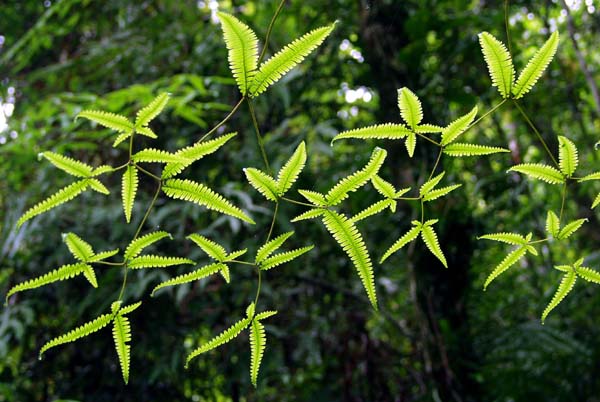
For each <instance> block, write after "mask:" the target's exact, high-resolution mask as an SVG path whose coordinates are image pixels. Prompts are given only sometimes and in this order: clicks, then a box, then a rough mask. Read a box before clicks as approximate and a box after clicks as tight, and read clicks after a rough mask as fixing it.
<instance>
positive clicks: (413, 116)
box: [398, 87, 423, 130]
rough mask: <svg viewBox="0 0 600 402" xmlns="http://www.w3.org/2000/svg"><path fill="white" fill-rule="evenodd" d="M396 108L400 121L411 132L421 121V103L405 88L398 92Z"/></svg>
mask: <svg viewBox="0 0 600 402" xmlns="http://www.w3.org/2000/svg"><path fill="white" fill-rule="evenodd" d="M398 108H399V109H400V116H402V119H403V120H404V121H405V122H406V124H408V126H409V127H410V128H412V129H413V130H414V129H415V128H416V127H417V126H418V125H419V123H420V122H421V121H422V120H423V108H422V107H421V101H420V100H419V98H418V97H417V95H415V93H414V92H413V91H411V90H410V89H408V88H406V87H403V88H400V89H399V90H398Z"/></svg>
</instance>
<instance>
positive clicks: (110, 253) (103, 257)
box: [88, 248, 119, 262]
mask: <svg viewBox="0 0 600 402" xmlns="http://www.w3.org/2000/svg"><path fill="white" fill-rule="evenodd" d="M118 253H119V249H118V248H116V249H114V250H107V251H101V252H99V253H98V254H95V255H94V256H92V258H90V259H89V260H88V262H98V261H103V260H106V259H107V258H109V257H112V256H113V255H116V254H118Z"/></svg>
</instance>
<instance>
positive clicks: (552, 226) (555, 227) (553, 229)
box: [546, 211, 560, 237]
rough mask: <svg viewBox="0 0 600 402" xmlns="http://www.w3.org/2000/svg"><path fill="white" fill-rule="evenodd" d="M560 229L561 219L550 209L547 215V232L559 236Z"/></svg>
mask: <svg viewBox="0 0 600 402" xmlns="http://www.w3.org/2000/svg"><path fill="white" fill-rule="evenodd" d="M559 230H560V220H559V219H558V216H556V214H555V213H554V212H552V211H548V216H547V217H546V232H547V233H548V234H549V235H551V236H554V237H557V236H558V231H559Z"/></svg>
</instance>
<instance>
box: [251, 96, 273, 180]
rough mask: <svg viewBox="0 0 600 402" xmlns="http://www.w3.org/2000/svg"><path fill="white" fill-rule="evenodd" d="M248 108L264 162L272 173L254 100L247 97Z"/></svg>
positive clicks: (268, 171)
mask: <svg viewBox="0 0 600 402" xmlns="http://www.w3.org/2000/svg"><path fill="white" fill-rule="evenodd" d="M247 103H248V109H249V110H250V116H252V124H253V125H254V132H255V133H256V141H257V142H258V147H259V148H260V153H261V155H262V158H263V162H264V163H265V167H266V168H267V173H269V174H271V175H272V172H271V167H270V166H269V159H268V158H267V153H266V152H265V144H264V143H263V138H262V136H261V135H260V129H259V128H258V121H257V120H256V113H254V106H252V102H251V101H250V99H247Z"/></svg>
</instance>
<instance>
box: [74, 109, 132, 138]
mask: <svg viewBox="0 0 600 402" xmlns="http://www.w3.org/2000/svg"><path fill="white" fill-rule="evenodd" d="M80 117H83V118H85V119H88V120H91V121H93V122H96V123H98V124H100V125H101V126H103V127H106V128H110V129H113V130H115V131H117V132H119V133H129V134H131V133H132V132H133V124H132V123H131V122H130V121H129V120H128V119H127V117H125V116H121V115H120V114H115V113H109V112H103V111H100V110H84V111H83V112H81V113H79V114H78V115H77V117H75V119H76V120H77V119H78V118H80Z"/></svg>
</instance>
